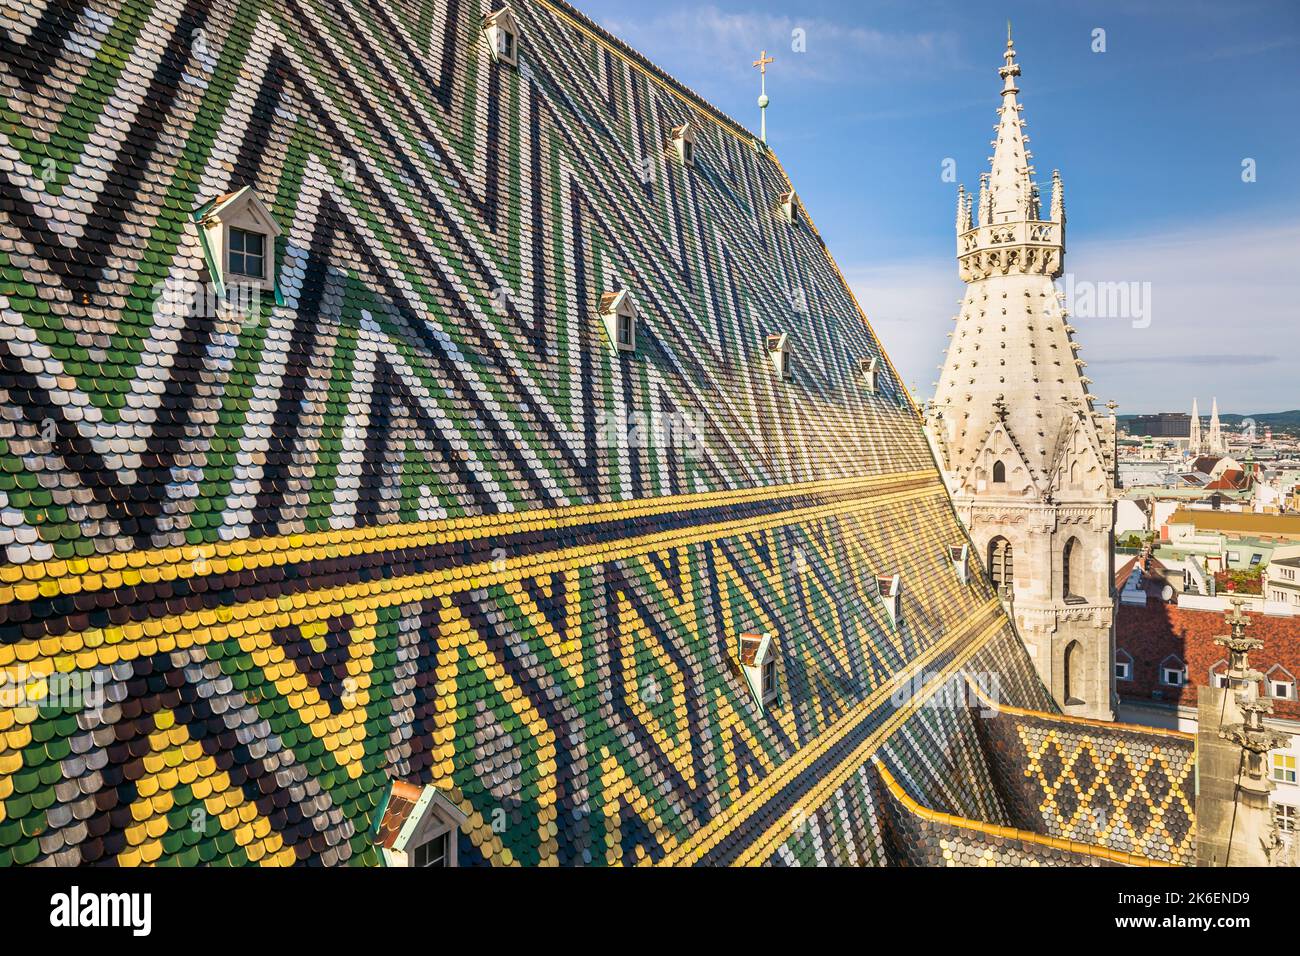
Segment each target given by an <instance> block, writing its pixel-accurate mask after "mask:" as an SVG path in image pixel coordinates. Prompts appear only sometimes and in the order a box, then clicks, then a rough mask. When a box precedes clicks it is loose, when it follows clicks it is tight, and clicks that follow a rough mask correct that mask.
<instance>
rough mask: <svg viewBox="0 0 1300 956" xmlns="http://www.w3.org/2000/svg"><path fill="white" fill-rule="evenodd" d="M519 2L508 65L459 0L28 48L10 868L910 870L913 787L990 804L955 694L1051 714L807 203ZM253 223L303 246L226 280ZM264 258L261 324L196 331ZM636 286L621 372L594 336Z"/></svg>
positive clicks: (635, 73)
mask: <svg viewBox="0 0 1300 956" xmlns="http://www.w3.org/2000/svg"><path fill="white" fill-rule="evenodd" d="M510 8H511V10H512V14H513V15H512V17H510V18H498V19H497V20H495V21H493V26H492V28H493V29H500V28H502V25H503V24H505V25H508V26H510V27H511V28H512V29H517V30H518V35H517V36H516V37H515V38H514V40H515V42H514V43H513V44H506V43H504V42H503V43H502V44H501V45H500V46H494V47H493V49H492V50H489V49H488V47H487V44H486V42H485V37H484V24H483V22H482V20H481V19H480V9H479V7H478V6H477V5H465V4H440V3H434V2H432V0H418V2H416V0H412V2H409V3H401V4H378V5H372V4H363V3H358V2H323V0H285V2H282V3H278V4H273V5H269V6H267V5H262V6H256V5H248V4H241V3H235V2H233V0H214V2H210V3H203V4H195V5H191V7H189V8H187V10H186V12H185V13H184V15H183V16H181V17H176V16H174V15H172V14H170V13H168V12H167V11H165V10H163V9H162V8H155V7H153V6H152V5H151V4H150V3H148V2H146V0H106V2H102V3H96V4H95V5H94V7H93V10H92V8H91V6H89V5H87V4H85V3H83V2H79V0H73V2H72V3H71V5H70V6H67V8H66V9H64V8H60V10H61V11H62V12H61V13H60V14H59V15H58V16H39V15H36V14H26V13H24V14H22V15H21V29H20V30H19V29H15V30H14V31H12V35H13V37H15V38H16V39H14V42H12V43H11V44H9V45H8V46H7V47H6V49H5V51H4V52H3V54H0V55H3V57H4V58H5V60H6V68H7V70H8V71H9V73H10V75H12V76H14V77H16V78H17V80H18V81H17V82H16V83H15V84H13V85H12V87H10V88H8V91H7V93H6V96H7V97H8V98H9V104H10V107H11V115H12V117H14V124H13V125H14V126H15V129H14V130H13V131H11V132H10V133H9V134H8V136H9V142H10V145H11V147H12V148H11V153H10V154H9V155H8V157H7V159H6V160H5V161H6V162H7V163H9V164H11V165H13V166H14V167H16V168H18V169H20V170H22V171H24V172H23V176H24V181H25V182H26V181H31V182H33V183H36V182H39V183H40V185H39V186H31V187H27V186H24V187H23V188H22V189H18V190H14V191H12V192H10V193H6V202H5V203H4V204H3V210H0V216H2V217H3V219H4V225H5V228H4V236H5V239H4V240H3V242H2V243H0V256H3V257H4V268H5V269H6V276H7V278H8V279H9V280H10V281H9V282H8V283H7V290H8V291H10V292H11V293H12V294H9V295H8V296H7V297H6V299H5V301H4V309H3V312H0V394H2V395H3V397H4V402H5V406H4V412H5V414H4V415H3V416H2V417H0V439H3V440H2V441H0V511H2V513H3V519H4V520H3V522H0V547H3V549H4V556H5V560H4V562H3V563H0V668H4V672H5V677H6V686H5V688H4V689H5V690H6V691H12V692H14V693H17V694H19V695H20V698H21V700H20V705H19V706H14V707H6V708H4V709H3V710H0V866H3V865H6V864H9V863H20V864H26V863H33V862H38V861H48V862H56V863H64V864H79V863H96V864H101V863H111V864H117V865H124V866H129V865H138V864H142V863H165V864H189V865H194V864H200V863H211V864H232V865H246V864H294V863H304V864H306V863H311V864H327V865H328V864H339V863H377V862H379V861H380V860H381V859H383V854H382V852H381V851H383V850H384V849H392V847H389V846H388V844H389V843H391V842H392V841H393V840H394V839H395V836H394V834H396V833H400V832H402V829H403V828H405V827H406V824H407V823H408V822H409V821H410V819H411V814H413V813H415V812H416V810H417V808H418V806H419V803H420V800H423V799H425V796H428V795H430V794H431V793H432V792H433V791H432V790H431V789H430V788H433V790H436V798H437V801H439V802H440V803H441V802H442V801H446V803H447V805H448V806H450V807H454V808H455V810H456V811H458V813H460V814H463V815H464V822H463V823H461V824H460V825H459V831H458V837H457V841H458V849H459V859H460V861H461V863H462V864H493V865H502V866H509V865H519V864H525V865H531V864H586V863H591V864H607V863H608V864H615V863H641V862H647V863H652V862H661V863H694V862H704V863H769V862H770V863H802V862H841V861H852V860H859V861H862V862H871V861H873V860H874V861H877V862H882V861H884V858H883V856H882V854H881V851H880V836H879V834H880V826H879V819H878V817H877V816H876V810H875V807H876V806H877V805H878V802H877V801H876V799H875V798H874V796H873V794H874V793H875V791H874V789H873V788H874V787H875V786H876V784H875V783H874V782H873V781H872V780H871V772H870V760H871V758H872V757H873V756H876V755H881V756H882V757H883V758H886V759H888V760H889V761H890V763H889V765H890V767H891V768H892V773H893V775H894V777H895V779H896V780H897V781H898V782H899V784H900V785H902V786H906V787H908V788H909V792H911V793H913V794H916V795H919V796H922V797H924V798H925V799H926V800H927V802H930V803H933V802H935V801H937V800H939V799H940V797H942V799H943V800H944V801H945V802H946V805H947V806H948V807H949V808H950V809H951V810H952V811H953V812H958V813H962V814H964V815H965V816H967V817H971V818H984V819H993V818H996V815H997V814H998V813H999V812H1000V811H999V810H998V805H997V800H998V797H997V794H996V792H995V791H994V789H993V788H992V786H991V785H989V781H988V772H987V770H985V771H979V770H978V768H979V767H982V766H984V764H985V762H986V758H985V756H984V754H983V752H982V751H981V750H980V745H979V742H978V740H977V739H976V738H975V736H974V733H973V731H971V729H970V726H969V721H968V720H966V718H961V717H957V716H952V717H949V716H946V711H943V710H939V709H926V708H925V706H924V705H925V704H926V702H927V701H928V700H930V699H932V697H933V695H934V694H935V693H936V692H937V688H938V687H941V686H943V679H944V678H951V677H952V676H953V675H954V674H956V673H958V672H959V671H960V670H961V669H962V668H965V667H967V666H969V667H970V668H971V669H972V670H974V671H977V672H980V673H989V674H997V675H998V677H999V681H1000V686H1001V688H1002V693H1004V694H1005V695H1006V699H1008V700H1010V701H1013V702H1015V703H1018V704H1023V705H1025V706H1028V707H1036V708H1040V709H1042V708H1050V706H1051V704H1050V700H1049V699H1048V697H1047V695H1046V693H1045V691H1044V690H1043V688H1042V686H1041V684H1040V683H1039V682H1038V679H1037V676H1036V674H1035V672H1034V669H1033V666H1032V663H1031V662H1030V661H1029V659H1028V655H1027V654H1026V652H1025V650H1024V648H1023V646H1022V645H1021V644H1020V642H1019V640H1018V638H1017V637H1016V635H1015V632H1014V630H1013V628H1012V627H1011V624H1010V622H1009V621H1008V619H1007V617H1006V616H1005V613H1004V612H1003V610H1002V607H1001V604H1000V602H999V601H998V599H997V596H996V595H995V594H994V592H993V590H992V588H991V586H990V585H989V584H988V582H987V581H985V580H984V578H983V576H982V575H969V576H967V575H963V576H962V577H961V578H959V577H958V575H956V574H954V573H953V568H952V564H951V562H950V560H949V558H948V556H947V551H946V548H947V546H949V545H952V544H953V543H954V542H960V541H962V540H963V539H964V536H963V533H962V530H961V528H960V527H959V525H958V524H957V521H956V518H955V516H954V514H953V511H952V508H951V506H950V503H949V500H948V498H947V496H946V494H945V492H944V488H943V485H942V482H941V479H940V477H939V475H938V474H937V472H936V471H935V469H934V467H933V463H932V459H931V457H930V453H929V450H928V447H927V445H926V442H925V440H924V437H923V435H922V433H921V431H920V428H919V426H918V421H917V416H916V412H915V409H914V408H913V407H912V406H911V403H910V401H909V399H908V397H907V394H906V392H905V390H904V389H903V387H902V385H901V383H900V382H899V380H898V377H897V375H896V373H895V372H894V371H893V369H892V368H891V367H889V364H888V361H887V360H883V361H879V362H878V364H877V366H876V378H875V383H874V384H875V387H874V388H870V389H868V388H867V387H865V386H864V385H863V381H862V375H861V372H860V370H861V368H862V363H863V362H864V361H867V362H868V363H870V360H872V359H883V358H884V353H883V350H882V348H881V345H880V342H879V341H878V340H877V338H876V337H875V335H874V333H873V332H872V330H871V328H870V326H869V325H868V324H867V322H866V321H865V318H864V316H863V315H862V313H861V311H860V310H859V308H858V306H857V304H856V302H855V301H854V299H853V296H852V295H851V293H850V292H849V290H848V288H847V286H846V284H845V282H844V279H843V277H842V276H841V274H840V272H839V270H838V269H837V268H836V265H835V263H834V261H833V260H832V259H831V257H830V255H829V253H828V251H827V249H826V247H825V244H824V243H823V242H822V240H821V238H820V236H819V235H818V233H817V232H816V229H815V227H814V226H813V224H812V222H811V220H810V218H809V215H808V213H811V212H812V210H806V209H802V208H801V215H800V216H799V217H797V218H796V219H794V221H791V220H789V219H787V218H785V217H783V216H782V215H781V210H780V209H779V208H778V205H777V202H778V197H779V196H781V195H782V194H783V193H788V192H789V191H790V190H791V189H792V188H793V187H792V185H791V183H790V181H789V179H788V178H787V177H786V175H785V173H784V172H783V170H782V168H781V166H780V165H779V163H778V162H777V160H776V158H775V157H774V156H773V154H772V153H771V152H770V151H769V150H768V149H767V148H766V147H764V146H763V145H762V144H756V143H755V142H754V141H753V137H752V135H750V134H749V133H748V132H747V131H746V130H744V129H743V128H741V127H740V126H739V125H738V124H736V123H735V122H734V121H732V120H730V119H728V118H727V117H726V116H724V115H723V114H721V113H720V112H719V111H717V110H716V109H714V108H712V107H711V106H709V104H708V103H706V102H705V101H704V100H702V99H701V98H699V97H698V96H696V95H695V94H693V93H691V92H690V91H688V90H686V89H685V88H684V87H682V86H681V85H680V84H679V83H676V82H675V81H673V80H672V79H671V78H669V77H667V76H666V75H665V74H664V73H663V72H662V71H660V70H658V69H656V68H654V67H653V66H652V65H650V64H648V63H647V62H646V61H645V60H644V58H642V57H640V56H639V55H636V54H634V53H632V52H631V51H630V50H628V48H627V47H626V46H624V45H623V44H621V43H620V42H618V41H617V40H615V39H614V38H612V37H611V36H609V35H608V34H607V33H605V32H604V31H602V30H600V29H599V28H598V27H596V26H594V25H593V24H592V23H591V22H590V21H589V20H587V19H586V18H585V17H583V16H582V15H581V14H579V13H578V12H576V11H575V10H573V9H572V8H570V7H568V6H567V5H565V4H563V3H561V2H558V0H521V2H515V3H512V4H511V5H510ZM91 21H93V22H94V24H96V28H95V30H94V31H93V34H92V33H86V32H85V31H83V30H82V26H81V25H84V24H85V23H86V22H91ZM688 122H689V123H690V124H691V125H692V128H693V130H694V132H695V136H696V139H695V144H694V154H693V157H692V159H693V162H692V163H689V164H688V163H685V162H683V161H682V156H681V155H680V154H679V153H677V152H675V151H673V150H672V149H670V148H669V147H670V144H671V137H670V134H671V131H672V130H673V129H675V128H679V127H681V126H682V125H684V124H686V123H688ZM47 159H53V160H54V163H53V165H52V167H50V177H51V178H48V179H41V177H40V176H39V175H36V174H34V173H32V174H30V175H29V172H28V171H33V170H35V171H39V170H42V169H45V168H46V167H47V163H46V161H47ZM245 189H247V190H249V191H250V192H251V195H254V196H256V197H258V202H259V203H260V204H261V205H262V206H264V207H265V208H266V210H267V211H268V215H269V216H270V217H271V218H273V220H274V227H275V228H274V229H271V230H270V231H268V232H267V233H265V234H263V235H262V236H261V238H262V240H265V241H264V242H263V243H262V244H260V245H259V244H258V243H257V242H256V241H252V240H250V239H249V238H248V237H247V236H242V235H240V236H236V235H235V233H234V228H233V227H232V230H231V237H230V238H231V240H232V242H233V241H234V240H236V239H237V240H238V243H239V245H238V246H237V247H236V246H235V245H231V247H230V250H234V252H235V253H237V254H238V256H239V257H241V258H239V259H238V260H236V259H233V258H232V259H223V255H222V254H220V249H219V247H218V245H205V242H206V239H205V238H204V236H201V235H200V231H201V229H200V225H199V224H197V223H196V222H195V216H194V211H195V210H196V209H197V210H201V211H202V213H203V216H202V217H201V218H203V219H204V223H203V225H202V229H204V230H206V229H208V228H211V229H212V230H213V231H214V241H219V240H220V239H221V237H220V236H219V235H218V234H219V233H220V231H221V228H220V227H221V225H222V224H221V221H220V217H221V216H222V215H224V214H225V213H226V212H230V211H233V206H234V200H235V195H238V194H239V193H240V191H242V190H245ZM232 194H235V195H232ZM245 195H248V193H245ZM214 219H215V220H216V222H215V223H214V222H212V220H214ZM277 230H278V235H277V234H276V232H277ZM245 231H247V230H245ZM250 242H251V244H248V245H246V244H245V243H250ZM230 250H227V251H230ZM268 262H269V263H270V264H271V268H272V274H270V275H267V274H266V272H265V268H266V266H267V263H268ZM236 266H237V268H236ZM254 268H255V269H258V270H261V271H262V274H261V276H260V277H259V276H257V273H253V272H245V271H241V270H250V269H254ZM226 273H229V275H227V278H231V279H232V282H231V285H232V287H233V286H234V285H236V284H237V281H238V277H239V276H241V275H242V276H244V277H245V278H253V277H257V278H260V279H262V280H264V281H265V282H266V285H267V286H268V287H267V288H264V289H263V288H261V287H260V286H259V287H255V288H256V289H258V290H260V291H262V292H264V293H265V294H262V295H260V296H253V297H251V298H250V299H249V300H248V301H246V302H245V301H239V302H235V301H224V300H223V301H218V302H211V301H209V300H208V298H207V297H206V292H207V291H208V289H209V287H210V285H211V284H214V283H216V284H219V283H217V280H218V279H219V278H220V277H221V276H222V275H223V274H226ZM624 288H626V289H629V290H631V292H632V294H633V295H634V296H635V301H636V303H637V309H636V313H637V316H636V321H637V332H636V337H635V348H634V349H633V350H630V351H625V350H618V349H612V348H610V347H609V342H608V341H607V338H606V331H605V328H604V326H603V323H602V322H601V321H600V317H599V315H598V314H597V312H596V310H597V308H598V306H599V303H600V299H601V296H602V295H605V294H606V293H610V292H614V291H616V290H620V289H624ZM191 293H193V294H191ZM272 293H273V294H272ZM774 332H775V333H779V334H782V335H787V336H788V340H789V342H790V347H791V350H792V351H793V353H794V355H795V358H796V361H795V363H794V366H793V375H791V376H790V377H789V378H779V377H777V376H775V375H773V374H772V363H771V360H770V357H769V356H768V355H767V353H766V350H765V347H764V342H765V337H766V336H767V335H769V334H771V333H774ZM877 574H891V575H892V574H898V575H899V582H900V583H899V588H898V600H899V602H900V604H901V614H900V615H899V616H898V617H897V619H895V618H894V616H893V615H892V614H891V613H890V612H889V610H888V609H887V608H886V606H885V602H883V601H881V600H880V598H879V596H878V594H877V592H876V586H875V582H874V578H875V576H876V575H877ZM751 631H752V632H754V633H762V634H764V635H770V636H771V644H770V653H771V654H772V655H773V657H774V659H775V661H776V663H777V680H778V694H777V697H776V700H775V701H774V702H772V703H771V704H769V705H768V706H765V707H760V706H759V704H758V702H757V701H756V700H755V699H754V696H753V694H752V693H751V691H750V688H749V686H748V685H747V683H746V679H745V677H744V675H743V674H739V673H737V671H738V670H740V668H739V667H738V666H737V665H736V664H735V661H736V658H737V655H738V653H739V648H738V642H739V637H740V635H741V634H742V633H746V632H751ZM913 671H916V672H918V673H919V672H922V671H923V672H924V673H926V674H927V675H929V674H937V675H939V680H938V682H937V683H933V684H932V683H926V684H925V685H923V686H921V687H918V688H916V689H915V692H914V693H912V694H911V695H910V696H909V697H908V699H907V700H906V701H905V702H904V703H903V704H902V705H900V704H899V703H898V700H897V697H896V695H897V692H898V687H899V680H896V679H895V676H896V675H907V674H911V673H912V672H913ZM65 678H66V679H65ZM900 679H901V678H900ZM935 714H939V715H940V716H938V717H936V716H935ZM936 720H937V721H938V724H936V723H935V721H936ZM961 721H966V722H965V723H964V724H962V723H961ZM959 724H960V725H959ZM948 760H959V761H960V762H961V764H962V766H965V767H969V768H975V769H974V771H973V772H978V773H982V774H983V778H982V779H983V785H982V786H980V787H974V786H969V787H968V786H963V787H961V788H959V789H958V790H954V789H953V788H952V786H951V782H950V780H949V776H950V775H949V774H948V772H947V770H946V769H945V761H948ZM417 793H420V794H424V795H425V796H421V797H419V798H418V799H417V798H416V796H415V795H416V794H417ZM795 810H799V811H800V812H801V813H804V812H805V811H806V817H807V821H808V826H807V827H796V826H793V825H792V823H791V819H792V818H791V814H792V812H793V811H795ZM458 819H459V818H458ZM837 841H839V842H837ZM828 847H830V848H833V852H831V855H830V858H829V859H827V858H826V853H827V848H828ZM841 851H842V852H841ZM819 854H820V856H819Z"/></svg>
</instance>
